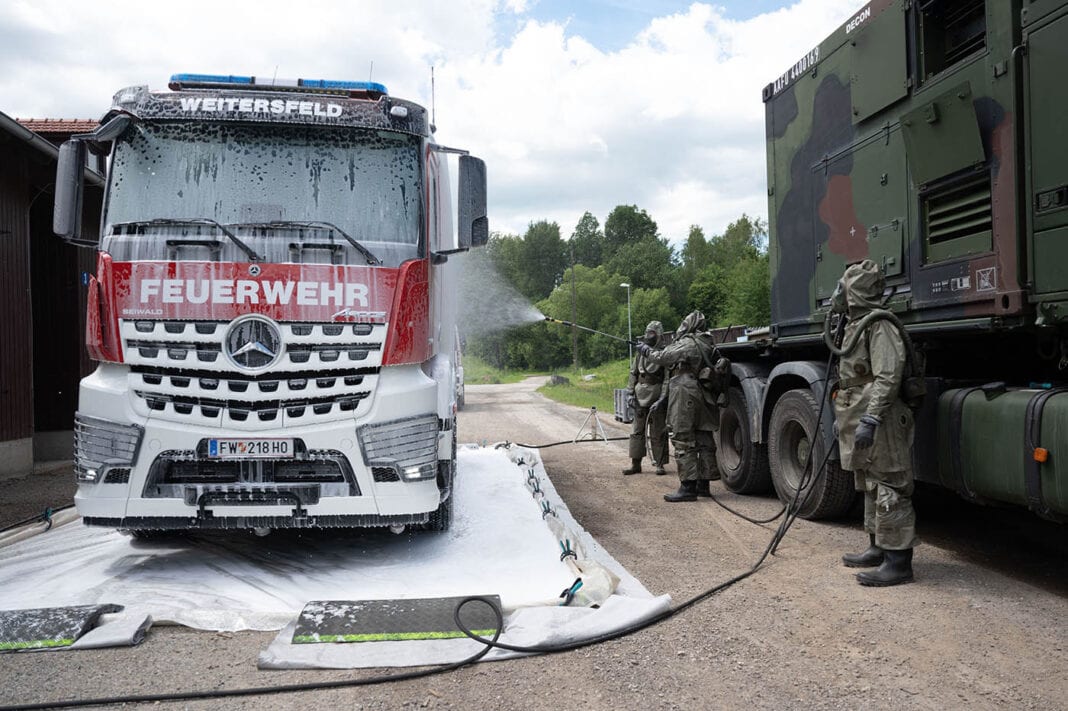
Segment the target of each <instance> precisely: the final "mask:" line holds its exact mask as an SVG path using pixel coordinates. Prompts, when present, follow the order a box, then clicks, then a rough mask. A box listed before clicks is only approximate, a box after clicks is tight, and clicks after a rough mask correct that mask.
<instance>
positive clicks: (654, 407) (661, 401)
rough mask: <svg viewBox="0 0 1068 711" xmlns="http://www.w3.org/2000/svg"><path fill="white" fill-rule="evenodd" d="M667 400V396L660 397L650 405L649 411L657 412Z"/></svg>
mask: <svg viewBox="0 0 1068 711" xmlns="http://www.w3.org/2000/svg"><path fill="white" fill-rule="evenodd" d="M666 402H667V398H666V397H662V398H660V399H659V400H657V401H656V402H654V403H653V404H652V405H650V406H649V412H656V411H657V410H659V409H660V408H662V407H663V406H664V404H665V403H666Z"/></svg>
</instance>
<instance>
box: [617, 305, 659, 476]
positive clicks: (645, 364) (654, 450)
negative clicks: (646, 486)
mask: <svg viewBox="0 0 1068 711" xmlns="http://www.w3.org/2000/svg"><path fill="white" fill-rule="evenodd" d="M642 340H643V341H644V342H645V343H646V344H648V345H649V346H651V347H653V348H661V347H662V346H663V342H664V326H663V324H661V323H660V322H659V321H650V322H649V325H648V326H646V327H645V335H644V337H643V339H642ZM666 375H667V372H666V370H665V369H664V367H663V366H662V365H660V364H658V363H654V362H652V361H650V360H649V359H648V358H646V357H645V356H643V355H642V354H641V353H640V352H639V353H635V354H634V360H633V361H632V362H631V366H630V378H629V380H628V381H627V390H628V391H629V392H631V393H633V395H634V399H635V401H636V402H637V405H636V406H635V407H634V421H633V422H632V423H631V430H630V443H629V444H630V458H631V460H639V459H642V458H644V457H645V453H646V430H648V441H649V446H650V450H651V451H650V453H649V454H650V459H652V462H653V464H654V465H656V466H660V467H662V466H664V465H665V464H667V461H668V432H667V413H666V412H665V410H664V408H663V407H660V408H657V409H656V410H653V411H652V412H650V407H651V406H652V404H653V403H654V402H656V401H657V400H659V399H660V395H661V393H662V391H663V387H664V379H665V377H666Z"/></svg>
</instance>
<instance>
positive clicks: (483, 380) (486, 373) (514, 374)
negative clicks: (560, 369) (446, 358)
mask: <svg viewBox="0 0 1068 711" xmlns="http://www.w3.org/2000/svg"><path fill="white" fill-rule="evenodd" d="M463 365H464V384H465V385H498V384H500V383H518V382H519V381H521V380H523V378H526V377H527V376H528V375H531V373H528V372H525V371H520V370H502V369H500V368H495V367H493V366H492V365H490V364H489V363H487V362H486V361H484V360H482V359H481V358H479V357H477V356H474V355H470V354H468V355H465V356H464V360H463Z"/></svg>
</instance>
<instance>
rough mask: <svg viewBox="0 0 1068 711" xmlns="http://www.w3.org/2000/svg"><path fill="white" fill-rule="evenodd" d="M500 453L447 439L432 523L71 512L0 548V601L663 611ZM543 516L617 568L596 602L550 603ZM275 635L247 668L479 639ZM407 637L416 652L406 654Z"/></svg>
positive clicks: (547, 623) (208, 611) (513, 612)
mask: <svg viewBox="0 0 1068 711" xmlns="http://www.w3.org/2000/svg"><path fill="white" fill-rule="evenodd" d="M511 454H512V458H511V459H510V458H509V452H508V451H507V450H503V449H502V450H495V449H478V448H462V449H461V450H460V452H459V456H458V477H457V486H456V493H455V495H456V497H457V500H456V503H455V514H454V519H453V524H452V527H451V529H450V530H449V531H448V532H447V533H444V534H430V533H404V534H401V535H394V534H391V533H389V532H385V531H378V530H374V531H367V530H364V531H338V530H322V531H304V532H298V531H288V532H286V531H282V532H275V533H272V534H271V535H270V536H267V537H265V538H256V537H253V536H251V535H244V534H230V535H227V536H219V535H205V536H190V537H179V538H176V539H174V540H169V541H164V542H151V543H142V542H137V541H134V540H133V539H131V538H129V537H128V536H125V535H123V534H120V533H117V532H115V531H110V530H107V529H98V528H89V527H86V526H82V525H81V524H80V523H79V522H77V521H75V522H72V523H67V524H65V525H60V526H57V527H55V528H53V529H52V530H50V531H47V532H45V533H42V534H40V535H37V536H34V537H32V538H29V539H27V540H23V541H19V542H18V543H15V544H13V545H10V546H7V547H3V548H0V609H19V608H40V607H50V606H57V607H58V606H65V605H85V604H97V603H111V604H119V605H124V606H125V607H126V610H127V612H129V613H133V614H140V613H143V614H145V615H150V616H151V617H152V619H154V620H155V621H156V622H157V623H160V622H172V623H177V624H182V625H187V626H189V627H194V628H198V629H206V630H219V631H235V630H244V629H257V630H269V629H280V628H283V627H285V626H286V625H289V624H290V623H291V622H292V621H293V620H294V619H295V618H296V616H297V615H298V614H299V613H300V610H301V609H302V608H303V606H304V605H305V603H307V602H309V601H312V600H361V599H364V600H370V599H384V598H420V597H436V596H465V595H482V594H497V595H499V596H500V598H501V603H502V606H503V608H504V611H505V630H506V632H505V634H504V635H503V636H502V641H511V642H512V643H513V644H522V645H525V644H539V643H544V642H546V641H550V640H556V641H559V640H564V639H573V638H575V637H578V636H582V637H585V636H588V635H590V634H597V633H603V632H606V631H609V630H611V629H616V628H619V627H622V626H625V625H627V624H631V623H633V622H635V621H637V620H640V619H646V618H648V617H651V616H653V615H655V614H658V613H659V612H661V611H663V610H665V609H667V606H668V604H669V602H670V600H669V598H667V597H666V596H662V597H658V598H654V597H653V596H652V595H650V593H649V592H648V591H647V590H646V589H645V588H644V587H643V586H642V585H641V584H640V583H639V582H638V581H637V580H636V579H634V578H633V577H632V576H631V575H629V574H628V573H627V572H626V571H625V570H624V569H623V568H622V566H620V565H619V564H618V563H617V562H616V561H615V560H614V559H612V558H611V556H609V555H608V554H607V552H605V551H604V550H603V549H601V548H600V546H598V545H597V544H596V542H595V541H593V540H592V538H590V537H589V535H588V534H587V533H586V532H585V531H584V530H582V529H581V527H580V526H578V524H577V523H575V521H574V519H573V518H572V517H571V515H570V513H569V512H568V511H567V508H566V506H564V505H563V503H562V502H560V501H559V498H558V497H557V496H556V495H555V491H554V490H553V489H552V484H551V482H549V480H548V477H547V476H545V471H544V469H543V468H542V467H541V464H540V461H539V460H538V458H537V456H536V455H535V454H534V453H533V452H524V453H522V454H520V455H519V457H518V458H519V459H521V460H522V461H524V464H523V465H521V466H517V465H516V464H514V463H513V461H512V459H516V458H517V457H516V453H515V452H514V451H513V452H512V453H511ZM535 479H536V481H535ZM532 482H533V486H532ZM532 488H533V489H534V490H535V491H534V496H532ZM546 507H549V508H551V509H552V511H553V515H552V516H545V515H544V514H545V509H546ZM553 518H555V519H557V520H558V522H560V523H562V524H563V525H565V526H566V528H567V530H568V531H569V534H568V535H574V536H575V538H576V539H577V540H576V547H578V545H579V544H580V543H581V544H582V545H583V546H584V553H585V555H586V556H588V558H589V559H590V560H591V561H596V562H597V563H599V564H600V565H602V566H604V567H605V568H607V569H608V570H610V571H612V572H613V573H614V574H615V575H616V576H618V577H619V579H620V583H619V585H618V587H617V588H616V591H615V594H614V595H612V597H611V598H609V599H608V600H606V601H605V603H604V604H603V605H602V606H601V607H600V609H596V610H595V609H590V608H575V607H558V605H559V602H560V598H559V596H560V593H561V591H562V590H565V589H567V588H569V587H570V586H572V584H573V583H574V582H575V572H574V569H573V568H572V567H569V566H568V565H567V564H566V563H565V562H562V561H561V548H560V543H559V541H558V535H557V534H559V531H560V525H559V523H557V524H553V525H555V526H556V533H554V532H553V530H551V528H550V525H549V522H547V519H553ZM286 642H287V640H286V638H285V632H283V633H282V634H281V635H280V636H279V638H278V639H277V640H276V641H275V643H273V644H272V645H271V647H270V648H269V649H268V650H267V651H266V652H264V653H263V654H262V655H261V659H260V663H261V666H266V667H352V666H388V665H410V664H430V663H437V662H448V661H456V660H457V659H460V658H463V657H465V656H469V655H470V654H472V653H473V652H474V651H477V650H478V648H479V645H478V643H476V642H473V641H471V640H466V639H460V640H442V641H440V644H439V645H438V646H435V645H434V644H429V645H426V644H422V645H408V643H399V642H376V643H357V644H311V645H309V644H304V645H291V644H288V643H286ZM405 645H407V646H405ZM413 647H422V650H423V651H421V652H419V653H418V654H415V655H414V656H413V654H412V652H413V651H416V650H414V649H413ZM439 647H440V648H439ZM391 648H393V650H391ZM364 657H367V658H366V659H365V658H364Z"/></svg>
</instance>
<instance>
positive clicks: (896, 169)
mask: <svg viewBox="0 0 1068 711" xmlns="http://www.w3.org/2000/svg"><path fill="white" fill-rule="evenodd" d="M1065 66H1068V0H997V1H996V2H995V1H994V0H872V1H871V2H869V3H867V4H864V5H862V6H859V7H858V9H857V12H856V14H854V15H853V16H852V17H851V18H850V19H849V20H848V21H847V22H845V23H844V24H843V25H842V26H841V27H840V28H839V29H838V30H837V31H835V32H834V33H833V34H831V35H830V36H829V37H827V38H826V39H825V40H824V41H823V42H821V43H819V44H817V45H815V46H813V48H812V49H811V51H809V52H808V53H807V54H806V55H805V56H803V57H801V58H800V59H799V60H798V61H797V62H796V63H795V64H794V65H793V66H792V67H789V68H788V69H787V71H786V72H784V73H783V74H782V75H781V76H780V77H778V78H776V79H775V80H774V81H773V82H771V83H769V84H768V85H767V86H766V87H765V88H764V90H763V100H764V105H765V115H766V131H767V135H766V138H767V169H768V209H769V220H768V223H769V229H770V240H769V255H770V264H771V279H772V284H771V287H772V288H771V314H772V322H771V324H770V329H769V330H768V335H767V337H764V338H756V339H750V340H749V341H748V342H746V343H731V344H727V345H725V346H724V350H725V351H726V352H727V353H728V355H729V356H730V358H731V359H732V361H733V362H734V378H735V384H736V385H737V387H738V389H739V391H740V393H741V395H742V396H741V397H738V398H734V399H733V402H732V404H731V406H730V408H729V409H730V412H728V413H725V416H724V420H723V424H724V425H725V429H724V430H723V431H721V441H722V442H721V446H720V452H721V455H720V456H721V459H722V460H723V461H721V468H722V469H723V470H724V478H725V481H726V483H727V485H728V486H729V487H731V488H733V489H734V490H736V491H744V492H752V491H760V490H762V489H765V490H766V489H767V488H769V487H770V486H772V485H774V486H775V488H776V490H777V491H778V493H779V495H780V497H782V498H784V499H788V498H792V497H793V493H794V491H796V484H797V482H798V481H799V479H798V477H797V476H796V472H797V470H798V466H801V467H802V468H803V465H804V463H805V462H806V461H807V459H808V458H809V456H810V454H812V453H815V454H816V455H817V456H819V457H823V456H824V455H823V453H824V452H827V451H831V450H832V449H833V447H834V436H833V434H832V431H831V426H830V421H831V420H832V419H833V409H832V408H831V407H830V406H829V402H828V401H827V400H826V398H825V397H824V392H825V391H826V390H827V388H826V387H825V384H826V383H827V382H828V366H829V363H830V361H829V358H828V353H827V350H826V348H825V347H824V346H823V344H822V339H821V335H820V332H821V329H822V325H823V322H824V318H825V316H826V313H827V310H828V305H829V299H830V296H831V293H832V291H833V290H834V288H835V285H836V283H837V281H838V279H839V278H840V277H841V275H842V272H843V271H844V269H845V267H846V266H847V265H849V264H851V263H855V262H858V261H860V260H862V259H872V260H874V261H876V262H877V263H878V264H879V265H880V266H881V268H882V270H883V272H884V274H885V275H886V278H887V285H888V291H887V307H888V308H890V309H891V310H892V311H894V312H895V313H896V314H897V315H898V316H899V318H900V319H901V321H902V322H904V323H905V324H906V326H907V328H908V330H909V333H910V334H911V336H912V338H913V340H914V342H915V343H916V344H917V346H918V348H919V349H920V351H921V353H923V355H924V356H925V359H926V363H927V368H926V375H927V376H928V385H929V396H928V397H927V399H926V403H925V406H924V409H923V410H922V411H920V412H919V413H917V445H916V447H915V453H914V460H915V467H916V474H917V478H918V479H920V480H926V481H931V482H935V483H940V484H943V485H946V486H949V487H951V488H954V489H956V490H957V491H959V492H960V493H961V494H962V495H965V496H967V497H968V498H971V499H974V500H976V501H986V502H1006V503H1015V504H1019V505H1023V506H1028V507H1030V508H1032V509H1033V510H1035V511H1036V512H1038V513H1039V514H1041V515H1044V516H1049V517H1056V516H1057V515H1063V514H1068V511H1066V510H1065V507H1064V501H1063V498H1062V497H1063V493H1053V494H1051V492H1063V491H1065V489H1066V488H1068V479H1066V478H1065V477H1068V465H1061V464H1058V462H1059V457H1065V458H1068V433H1066V432H1065V430H1064V428H1063V427H1060V428H1056V427H1055V428H1054V429H1052V430H1050V431H1048V432H1046V431H1043V438H1042V441H1043V444H1042V447H1043V448H1044V449H1045V450H1048V453H1049V458H1048V459H1047V460H1046V461H1043V462H1035V460H1034V459H1033V457H1032V458H1031V459H1028V456H1030V455H1028V453H1027V452H1020V451H1015V450H1013V453H1012V454H1010V453H1009V452H1008V451H1007V449H1001V448H1000V444H1001V443H1002V442H1003V441H1004V443H1005V447H1006V448H1007V447H1009V446H1011V447H1014V448H1015V447H1024V446H1025V444H1024V442H1025V440H1024V439H1023V435H1021V432H1023V431H1024V430H1025V428H1027V427H1028V426H1029V425H1028V420H1027V417H1028V409H1027V407H1026V406H1023V407H1021V403H1024V401H1027V402H1030V401H1031V399H1033V398H1034V397H1037V396H1036V395H1034V394H1033V393H1032V392H1031V391H1023V390H1020V388H1028V386H1031V385H1032V384H1038V385H1039V386H1040V387H1036V388H1034V389H1033V391H1034V392H1038V391H1045V390H1054V389H1056V388H1058V387H1059V385H1060V384H1061V383H1068V370H1066V369H1068V268H1066V267H1068V128H1066V124H1065V120H1064V118H1063V115H1064V113H1065V111H1066V110H1068V83H1066V82H1064V81H1063V80H1062V73H1063V68H1064V67H1065ZM993 382H1004V383H1006V384H1007V392H1006V394H1004V395H1002V396H998V397H994V398H992V399H990V400H989V401H986V400H985V399H984V403H985V404H984V405H983V407H982V409H983V414H982V415H981V416H980V415H979V414H974V415H973V414H971V413H972V410H973V407H978V405H973V402H978V400H976V399H975V395H970V396H969V397H968V400H967V406H966V407H964V408H963V415H964V416H963V420H961V421H958V420H956V419H953V418H954V413H956V417H958V418H959V417H960V415H961V413H960V412H957V411H956V410H955V409H954V408H953V407H950V406H949V405H947V404H946V398H947V397H949V398H950V399H952V397H954V393H959V392H960V391H961V390H962V389H969V388H975V387H981V386H983V385H986V384H990V383H993ZM973 392H976V391H973ZM802 395H804V398H802V397H801V396H802ZM802 400H804V402H802ZM1062 400H1063V398H1059V397H1058V398H1053V400H1052V402H1053V403H1055V405H1051V407H1053V408H1054V409H1055V410H1056V411H1058V412H1059V410H1060V409H1061V408H1062V407H1065V406H1063V405H1061V404H1060V403H1061V401H1062ZM976 412H978V411H976ZM1047 417H1048V416H1047ZM1060 417H1061V415H1060V414H1057V415H1056V416H1054V418H1053V419H1052V420H1051V421H1052V422H1059V421H1060V420H1059V418H1060ZM731 423H733V424H731ZM1045 426H1046V425H1043V427H1045ZM1051 426H1052V425H1051ZM954 427H957V428H960V431H957V430H954ZM973 428H974V430H973ZM799 432H800V433H801V434H800V436H799ZM953 436H955V437H957V438H958V439H956V440H952V437H953ZM947 437H948V438H950V440H947V439H946V438H947ZM994 443H997V444H994ZM991 448H994V449H996V450H997V456H994V452H992V451H991V452H990V456H987V455H986V454H983V452H987V450H990V449H991ZM965 450H967V451H965ZM1062 450H1063V451H1062ZM951 451H952V452H958V453H959V454H961V458H960V462H959V465H960V467H959V469H960V470H959V471H957V472H956V473H953V472H948V471H947V470H946V466H947V465H946V463H945V461H942V462H941V463H940V457H939V454H941V455H942V457H943V458H944V457H945V456H947V453H949V452H951ZM1025 455H1027V456H1025ZM765 462H767V464H766V465H765ZM749 463H751V464H749ZM1032 463H1034V464H1036V465H1037V467H1038V474H1037V475H1036V474H1034V472H1032V471H1031V470H1032V469H1033V468H1034V466H1033V464H1032ZM732 464H733V466H728V465H732ZM1029 472H1031V473H1029ZM1035 476H1039V478H1040V479H1041V481H1042V483H1043V487H1041V492H1040V495H1039V496H1038V497H1037V498H1036V496H1035V495H1033V494H1034V492H1031V494H1028V493H1027V489H1026V482H1028V481H1032V480H1034V478H1035ZM1028 477H1031V478H1030V479H1029V478H1028ZM812 487H813V489H812V494H811V496H809V498H808V500H807V501H808V503H807V505H806V508H805V511H804V515H806V516H808V517H811V518H818V517H822V516H834V515H836V514H840V513H842V512H844V511H845V510H847V509H848V508H849V506H850V505H851V504H852V497H851V495H850V493H849V492H851V491H852V476H851V474H850V473H849V472H845V471H842V470H841V469H840V468H839V467H838V466H837V463H836V461H835V456H834V454H833V453H832V454H831V455H829V465H828V466H827V467H826V469H825V470H824V471H823V472H822V473H821V475H820V477H819V478H818V479H817V480H816V481H815V482H814V483H813V484H812ZM1021 487H1024V488H1021ZM1033 488H1034V487H1033V486H1032V489H1033ZM1051 496H1052V497H1053V498H1050V497H1051Z"/></svg>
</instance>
